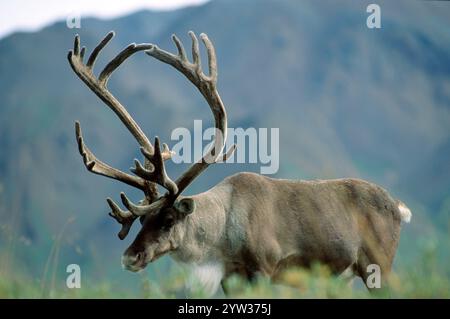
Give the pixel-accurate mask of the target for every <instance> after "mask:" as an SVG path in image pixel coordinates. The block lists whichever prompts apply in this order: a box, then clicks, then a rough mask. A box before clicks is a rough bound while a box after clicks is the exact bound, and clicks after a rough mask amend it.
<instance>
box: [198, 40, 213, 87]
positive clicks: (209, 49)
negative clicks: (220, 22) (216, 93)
mask: <svg viewBox="0 0 450 319" xmlns="http://www.w3.org/2000/svg"><path fill="white" fill-rule="evenodd" d="M200 39H202V42H203V44H204V45H205V47H206V52H207V54H208V67H209V77H210V80H211V82H212V83H213V84H214V86H215V85H216V83H217V56H216V51H215V49H214V46H213V44H212V43H211V41H210V40H209V38H208V36H207V35H206V34H205V33H202V34H200Z"/></svg>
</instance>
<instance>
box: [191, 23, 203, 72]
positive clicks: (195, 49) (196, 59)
mask: <svg viewBox="0 0 450 319" xmlns="http://www.w3.org/2000/svg"><path fill="white" fill-rule="evenodd" d="M188 34H189V36H190V37H191V39H192V62H193V64H194V69H195V72H196V73H197V75H199V76H200V74H201V72H202V60H201V59H200V48H199V46H198V40H197V37H196V36H195V33H194V32H192V31H189V32H188Z"/></svg>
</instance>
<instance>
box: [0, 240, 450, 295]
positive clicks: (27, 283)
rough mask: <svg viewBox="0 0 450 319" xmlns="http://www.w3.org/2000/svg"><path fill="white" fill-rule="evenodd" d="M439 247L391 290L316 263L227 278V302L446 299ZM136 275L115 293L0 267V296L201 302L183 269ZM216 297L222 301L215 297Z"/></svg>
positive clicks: (449, 273)
mask: <svg viewBox="0 0 450 319" xmlns="http://www.w3.org/2000/svg"><path fill="white" fill-rule="evenodd" d="M438 249H439V247H438V245H436V244H429V245H427V246H426V247H424V248H423V249H422V251H421V253H420V254H419V258H418V259H417V260H416V261H415V262H413V263H411V264H409V265H407V266H405V267H402V268H400V269H394V272H393V273H392V274H391V276H390V277H389V280H388V287H389V289H381V290H379V291H378V290H375V292H372V293H370V292H369V291H368V290H367V289H366V288H365V286H364V285H363V283H362V281H361V279H360V278H358V277H355V278H354V280H353V283H351V284H349V283H348V281H346V280H345V279H342V278H340V277H336V276H333V275H332V274H331V272H330V271H329V269H328V268H327V267H326V266H324V265H320V264H315V265H313V266H312V267H311V269H302V268H292V269H289V270H287V271H286V272H284V274H283V275H282V276H281V278H280V281H279V282H277V283H276V284H275V283H272V282H271V281H270V280H269V279H268V278H265V277H260V278H257V279H256V280H255V281H254V282H253V283H251V284H249V283H247V282H246V281H244V280H242V279H241V278H240V277H238V276H233V277H230V278H229V279H228V280H227V283H226V285H227V289H228V295H227V297H230V298H450V289H449V287H450V269H449V268H448V267H445V266H444V264H446V265H448V261H447V263H444V264H443V263H442V262H439V260H438V259H439V258H438V254H437V252H438ZM137 276H139V278H140V279H139V281H140V284H139V288H138V289H125V288H123V287H122V288H121V289H119V288H118V287H117V286H115V285H114V284H113V283H112V282H108V281H99V282H98V281H96V280H92V281H91V280H90V281H89V282H86V281H85V280H82V284H81V288H79V289H69V288H66V287H65V279H63V278H59V279H58V284H57V285H56V286H55V283H54V282H51V281H52V280H54V279H49V278H52V277H54V274H50V276H48V277H47V279H45V278H44V280H42V278H41V279H37V278H31V277H29V276H27V275H25V274H23V273H21V272H20V271H19V272H16V271H12V272H11V271H10V272H8V273H5V272H4V269H0V298H119V299H123V298H180V297H182V298H204V297H206V295H205V294H204V293H203V292H202V291H201V290H200V289H197V290H196V289H193V290H192V291H191V292H190V293H189V294H186V292H185V280H186V277H187V274H186V273H185V272H184V271H183V270H182V269H181V268H177V267H175V268H171V270H170V271H169V273H167V274H165V276H164V277H159V278H154V279H150V278H149V276H148V274H147V273H146V271H144V272H141V273H139V274H137ZM215 297H219V298H220V297H225V296H224V295H223V294H221V293H218V294H216V295H215Z"/></svg>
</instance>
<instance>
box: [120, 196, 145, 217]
mask: <svg viewBox="0 0 450 319" xmlns="http://www.w3.org/2000/svg"><path fill="white" fill-rule="evenodd" d="M120 199H121V200H122V204H123V205H124V206H125V207H126V208H127V209H128V210H129V211H130V212H131V214H133V215H135V216H138V217H139V216H144V215H145V214H147V213H148V212H149V208H148V207H149V206H151V205H135V204H133V202H131V201H130V200H129V199H128V197H127V195H125V193H123V192H122V193H120Z"/></svg>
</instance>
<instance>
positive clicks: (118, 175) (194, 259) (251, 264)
mask: <svg viewBox="0 0 450 319" xmlns="http://www.w3.org/2000/svg"><path fill="white" fill-rule="evenodd" d="M113 35H114V34H113V32H110V33H108V35H107V36H106V37H105V38H104V39H103V40H102V41H101V42H100V44H99V45H98V46H97V47H96V48H95V49H94V50H93V51H92V54H91V55H90V57H89V58H88V60H87V62H86V63H84V62H83V57H84V53H85V48H84V47H83V48H81V49H80V39H79V37H78V36H76V37H75V44H74V48H73V50H71V51H70V52H69V55H68V59H69V62H70V65H71V67H72V69H73V71H74V72H75V73H76V74H77V75H78V77H79V78H80V79H81V80H82V81H83V82H84V83H85V84H86V85H87V86H88V87H89V88H90V89H91V90H92V91H93V92H94V93H95V94H96V95H97V96H98V97H99V98H100V99H101V100H102V101H103V102H104V103H105V104H106V105H108V106H109V107H110V108H111V109H112V110H113V111H114V112H115V113H116V114H117V116H118V117H119V119H120V120H121V121H122V122H123V124H124V125H125V126H126V128H127V129H128V130H129V131H130V133H131V134H132V135H133V136H134V138H135V139H136V140H137V142H138V144H139V145H140V151H141V153H142V155H143V159H144V162H143V163H141V162H140V161H139V160H137V159H136V160H135V162H134V167H133V168H132V169H131V171H132V173H133V175H132V174H129V173H125V172H122V171H120V170H118V169H115V168H112V167H110V166H108V165H107V164H105V163H104V162H102V161H100V160H99V159H97V158H96V157H95V156H94V154H93V153H92V152H91V151H90V150H89V149H88V147H87V146H86V145H85V143H84V140H83V137H82V132H81V128H80V124H79V123H78V122H76V124H75V127H76V138H77V142H78V147H79V151H80V154H81V155H82V157H83V161H84V164H85V166H86V167H87V169H88V170H89V171H90V172H92V173H95V174H99V175H103V176H106V177H110V178H113V179H116V180H119V181H121V182H123V183H126V184H128V185H131V186H133V187H136V188H138V189H140V190H141V191H142V192H143V194H144V199H143V200H142V201H140V202H139V203H138V204H135V203H132V202H131V201H130V200H129V199H128V198H127V196H126V195H125V194H124V193H121V200H122V203H123V205H124V206H125V207H126V210H122V209H121V208H120V207H119V206H118V205H117V204H116V203H115V202H113V200H111V199H110V198H108V199H107V202H108V204H109V206H110V208H111V213H110V216H112V217H113V218H115V219H116V220H117V222H118V223H120V224H121V225H122V228H121V230H120V232H119V237H120V239H124V238H125V236H127V234H128V232H129V230H130V227H131V225H132V224H133V222H134V221H135V220H136V219H138V218H139V219H140V222H141V224H142V227H141V229H140V231H139V233H138V235H137V236H136V238H135V239H134V241H133V243H132V244H131V245H130V246H129V247H128V249H127V250H126V251H125V253H124V254H123V257H122V264H123V267H124V268H125V269H127V270H130V271H139V270H142V269H144V268H145V267H146V266H147V264H148V263H150V262H152V261H154V260H156V259H157V258H159V257H161V256H163V255H165V254H170V256H172V257H173V258H174V259H175V260H177V261H180V262H182V263H187V264H190V265H192V267H193V272H194V273H195V274H196V275H197V276H198V278H199V280H200V283H201V284H202V285H203V286H204V288H205V290H207V291H209V292H210V293H214V292H215V291H216V290H217V289H218V287H219V285H220V284H221V283H222V284H223V282H224V280H225V279H226V278H227V277H229V276H230V275H232V274H239V275H241V276H243V277H244V278H246V279H248V280H252V278H254V277H255V275H257V274H262V275H266V276H269V277H271V278H273V279H276V278H278V276H279V275H280V274H281V273H282V271H283V270H285V269H286V268H288V267H291V266H301V267H308V266H309V265H311V264H312V263H313V262H316V261H318V262H322V263H324V264H326V265H327V266H329V267H330V269H331V270H332V271H333V272H334V273H336V274H341V273H343V272H344V271H346V270H347V271H350V272H352V273H353V274H354V275H356V276H359V277H361V278H362V279H364V282H366V280H365V279H366V278H367V276H368V273H367V266H368V265H370V264H377V265H378V266H379V267H380V269H381V273H382V276H386V275H387V274H388V273H389V271H390V269H391V265H392V261H393V258H394V255H395V252H396V249H397V244H398V241H399V236H400V228H401V222H402V221H405V222H409V220H410V218H411V212H410V210H409V209H408V208H407V207H406V205H404V204H403V203H402V202H401V201H399V200H396V199H394V198H392V197H391V196H390V195H389V194H388V192H387V191H385V190H384V189H383V188H381V187H379V186H377V185H374V184H372V183H369V182H366V181H363V180H358V179H351V178H346V179H335V180H313V181H302V180H286V179H273V178H269V177H265V176H262V175H258V174H253V173H239V174H236V175H233V176H231V177H228V178H226V179H224V180H223V181H222V182H220V183H219V184H217V185H216V186H214V187H213V188H211V189H210V190H208V191H206V192H204V193H201V194H197V195H193V196H182V195H181V194H182V192H183V191H184V190H185V189H186V187H187V186H188V185H189V184H190V183H191V182H192V181H193V180H194V179H195V178H196V177H197V176H198V175H200V174H201V173H202V172H203V171H204V170H205V169H206V168H207V167H208V166H209V165H211V164H214V163H216V162H219V161H225V160H226V159H227V158H228V157H229V156H230V155H231V154H232V152H233V151H234V147H232V148H231V149H230V150H228V152H226V153H225V154H224V152H223V151H224V150H223V149H224V144H225V139H226V136H227V115H226V111H225V107H224V104H223V102H222V99H221V98H220V96H219V93H218V91H217V85H216V83H217V59H216V53H215V50H214V47H213V45H212V43H211V42H210V40H209V39H208V37H207V36H206V35H205V34H201V35H200V38H201V40H202V42H203V43H204V45H205V47H206V51H207V54H208V70H209V71H208V74H206V73H204V72H203V70H202V66H201V63H200V61H201V59H200V54H199V52H200V50H199V41H198V39H197V37H196V36H195V34H194V33H193V32H189V35H190V37H191V39H192V61H189V59H188V57H187V55H186V51H185V49H184V47H183V44H182V43H181V42H180V40H179V39H178V38H177V37H176V36H175V35H174V36H173V37H172V39H173V41H174V43H175V45H176V47H177V51H178V53H177V54H172V53H169V52H167V51H164V50H162V49H160V48H159V47H158V46H156V45H154V44H138V45H136V44H130V45H129V46H127V47H126V48H125V49H124V50H122V51H121V52H120V53H119V54H118V55H117V56H116V57H115V58H114V59H112V60H111V61H110V62H109V63H108V64H107V65H106V66H105V68H104V69H103V71H101V72H100V74H99V75H98V76H95V75H94V73H93V67H94V63H95V61H96V58H97V56H98V54H99V52H100V51H101V50H102V49H103V48H104V47H105V45H106V44H107V43H108V42H109V41H110V40H111V38H112V37H113ZM140 51H144V52H145V53H146V54H147V55H149V56H151V57H153V58H156V59H157V60H159V61H161V62H163V63H166V64H169V65H171V66H172V67H174V68H175V69H177V70H178V71H179V72H181V73H182V74H184V75H185V76H186V78H187V79H188V80H189V81H190V82H192V84H194V85H195V86H196V87H197V89H198V90H199V91H200V93H201V94H202V95H203V97H204V98H205V100H206V101H207V103H208V105H209V107H210V109H211V111H212V114H213V116H214V123H215V128H216V135H215V140H214V142H213V143H212V144H211V146H210V149H209V150H208V151H207V152H206V153H205V155H204V156H203V157H202V158H201V159H199V160H198V161H197V162H196V163H194V164H193V165H192V166H191V167H190V168H189V169H188V170H187V171H186V172H185V173H184V174H182V175H181V176H180V177H179V178H178V179H176V180H175V181H173V180H172V179H170V177H169V176H168V175H167V173H166V170H165V166H164V162H165V161H167V160H169V159H170V158H171V157H172V154H173V153H172V152H171V151H170V149H169V147H168V146H167V145H166V144H163V145H162V147H161V146H160V142H159V139H158V138H157V137H156V138H155V140H154V143H153V144H152V143H151V142H150V140H149V138H148V137H147V136H146V135H145V134H144V133H143V131H142V130H141V128H140V127H139V125H138V124H137V123H136V122H135V120H134V119H133V118H132V117H131V116H130V114H129V113H128V112H127V110H126V109H125V107H124V106H123V105H122V104H121V103H120V102H119V101H118V100H117V99H116V98H115V97H114V96H113V95H112V94H111V92H110V91H109V90H108V88H107V82H108V79H109V78H110V76H111V74H112V72H113V71H114V70H116V69H117V68H118V67H119V66H120V65H121V64H122V63H123V62H124V61H125V60H126V59H127V58H129V57H130V56H131V55H133V54H135V53H137V52H140ZM157 185H160V186H162V187H163V188H164V189H166V193H165V194H162V195H161V194H159V193H158V189H157Z"/></svg>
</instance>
